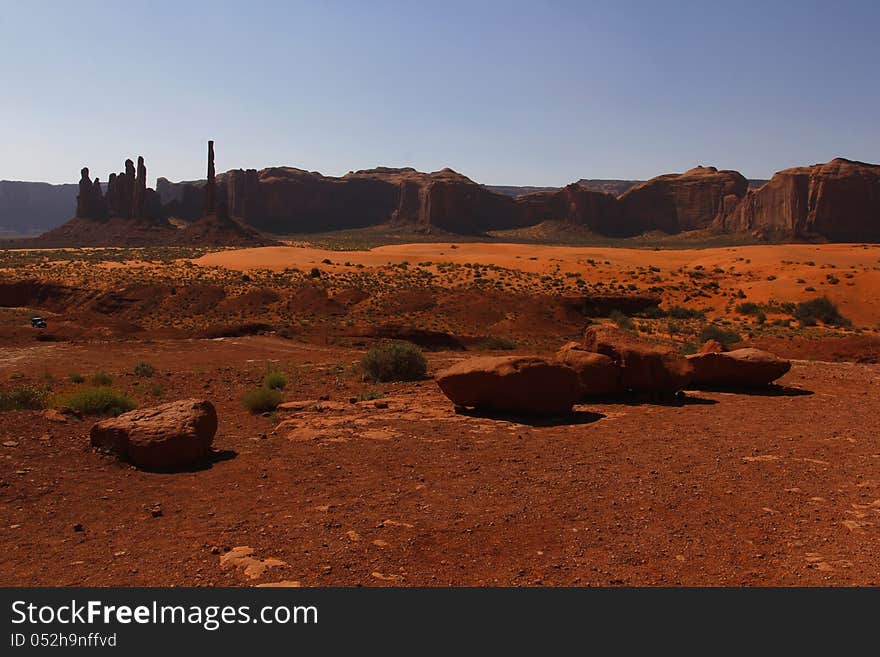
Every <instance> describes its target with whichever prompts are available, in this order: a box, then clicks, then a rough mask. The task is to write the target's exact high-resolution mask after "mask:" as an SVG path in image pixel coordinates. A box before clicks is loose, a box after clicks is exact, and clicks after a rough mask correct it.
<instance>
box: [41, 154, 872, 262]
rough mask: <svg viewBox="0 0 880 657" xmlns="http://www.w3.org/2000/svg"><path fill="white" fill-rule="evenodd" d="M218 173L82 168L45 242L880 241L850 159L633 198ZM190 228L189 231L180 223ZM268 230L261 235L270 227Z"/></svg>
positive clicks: (459, 183) (295, 172)
mask: <svg viewBox="0 0 880 657" xmlns="http://www.w3.org/2000/svg"><path fill="white" fill-rule="evenodd" d="M213 154H214V153H213V142H211V143H210V146H209V164H208V169H209V171H208V173H209V175H208V181H197V182H190V183H171V182H169V181H168V180H166V179H164V178H159V179H158V181H157V191H154V190H153V189H150V188H148V187H146V167H145V165H144V161H143V158H138V162H137V167H135V165H134V163H133V162H132V161H131V160H127V161H126V163H125V171H124V172H122V173H120V174H112V175H111V176H110V179H109V183H108V185H107V191H106V194H104V193H102V186H101V184H100V182H99V180H98V179H97V178H96V179H95V180H94V181H92V180H91V179H90V178H89V171H88V169H87V168H84V169H83V170H82V179H81V180H80V185H79V196H78V201H77V216H76V217H75V218H74V219H72V220H71V221H70V222H68V223H67V224H64V225H62V226H60V227H58V228H56V229H53V230H51V231H49V232H48V233H45V234H44V235H43V236H42V237H40V238H37V239H36V240H32V241H34V242H35V243H36V245H42V246H100V245H111V244H119V245H146V244H190V245H226V246H255V245H260V244H270V243H272V240H271V239H269V238H266V237H263V236H262V235H261V233H260V232H262V233H268V234H277V235H285V234H296V233H314V232H324V231H333V230H346V229H356V228H365V227H369V226H377V225H390V226H398V227H403V228H408V229H411V230H413V231H415V232H423V233H429V232H432V231H438V232H448V233H452V234H463V235H482V234H485V233H487V232H489V231H497V230H510V229H519V228H527V227H531V226H537V225H539V224H542V223H543V222H548V221H552V222H559V223H560V224H561V225H562V226H563V227H572V228H573V227H578V228H580V229H586V230H588V231H590V232H592V233H594V234H597V235H604V236H615V237H628V236H635V235H639V234H643V233H646V232H651V231H659V232H662V233H666V234H679V233H688V232H690V231H708V232H714V233H748V234H751V235H752V236H755V237H762V238H773V239H781V240H786V239H794V240H798V239H820V240H821V239H824V240H831V241H857V242H877V241H880V165H873V164H866V163H862V162H854V161H850V160H845V159H842V158H838V159H835V160H832V161H831V162H829V163H827V164H817V165H813V166H809V167H798V168H794V169H786V170H784V171H780V172H778V173H777V174H775V175H774V176H773V178H772V179H771V180H770V181H769V182H767V183H766V184H764V185H763V186H761V187H760V188H758V189H752V190H750V189H749V183H748V181H747V180H746V179H745V178H744V177H743V176H742V175H741V174H739V173H738V172H736V171H727V170H718V169H716V168H715V167H703V166H700V167H696V168H693V169H691V170H689V171H687V172H685V173H680V174H665V175H661V176H657V177H655V178H652V179H650V180H647V181H644V182H641V183H638V184H636V185H634V186H632V187H630V188H629V189H628V190H627V191H625V192H624V193H623V194H621V195H619V196H614V195H613V194H609V193H605V192H603V191H596V190H591V189H587V188H586V187H583V186H581V185H579V184H577V183H572V184H570V185H567V186H566V187H563V188H561V189H557V190H553V191H540V192H534V193H530V194H525V195H522V196H519V197H516V198H514V197H511V196H507V195H504V194H500V193H496V192H493V191H492V190H490V189H488V188H487V187H484V186H482V185H480V184H477V183H475V182H474V181H472V180H471V179H469V178H467V177H466V176H464V175H462V174H460V173H457V172H455V171H453V170H452V169H442V170H440V171H435V172H433V173H424V172H420V171H416V170H415V169H412V168H387V167H379V168H375V169H367V170H361V171H353V172H350V173H348V174H346V175H344V176H341V177H332V176H324V175H321V174H320V173H317V172H309V171H304V170H302V169H296V168H291V167H273V168H268V169H262V170H260V171H257V170H254V169H248V170H242V169H238V170H231V171H227V172H226V173H223V174H217V175H216V176H215V174H214V162H213ZM180 225H182V226H183V228H179V227H178V226H180ZM258 231H260V232H258Z"/></svg>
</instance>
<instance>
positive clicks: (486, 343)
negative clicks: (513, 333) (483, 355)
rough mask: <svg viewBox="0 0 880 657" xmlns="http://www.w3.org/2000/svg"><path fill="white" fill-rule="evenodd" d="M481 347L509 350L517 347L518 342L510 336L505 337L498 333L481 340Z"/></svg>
mask: <svg viewBox="0 0 880 657" xmlns="http://www.w3.org/2000/svg"><path fill="white" fill-rule="evenodd" d="M480 348H481V349H497V350H508V351H509V350H511V349H516V342H514V341H513V340H511V339H510V338H505V337H502V336H498V335H490V336H489V337H487V338H485V339H483V340H481V341H480Z"/></svg>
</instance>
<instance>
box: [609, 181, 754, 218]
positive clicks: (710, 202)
mask: <svg viewBox="0 0 880 657" xmlns="http://www.w3.org/2000/svg"><path fill="white" fill-rule="evenodd" d="M748 186H749V183H748V181H747V180H746V179H745V178H744V177H743V176H742V175H741V174H740V173H738V172H736V171H719V170H718V169H716V168H715V167H696V168H693V169H691V170H690V171H687V172H685V173H673V174H666V175H663V176H657V177H656V178H651V180H647V181H645V182H643V183H639V184H638V185H635V186H633V187H632V188H631V189H630V190H629V191H627V192H626V193H625V194H623V195H622V196H621V197H620V199H619V202H620V204H621V213H622V216H623V223H624V226H625V228H626V230H627V231H628V232H629V233H631V234H635V233H642V232H646V231H650V230H661V231H663V232H666V233H680V232H684V231H689V230H699V229H704V228H709V227H710V226H711V225H712V224H713V222H714V221H715V220H716V219H717V218H718V217H719V216H722V214H723V212H724V211H725V210H726V209H728V208H729V207H731V206H732V205H735V204H736V203H738V201H739V199H741V198H743V197H744V196H745V195H746V191H747V190H748Z"/></svg>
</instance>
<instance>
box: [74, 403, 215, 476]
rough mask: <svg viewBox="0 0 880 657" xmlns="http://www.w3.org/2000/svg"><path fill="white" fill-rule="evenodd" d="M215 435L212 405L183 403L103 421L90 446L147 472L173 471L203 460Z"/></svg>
mask: <svg viewBox="0 0 880 657" xmlns="http://www.w3.org/2000/svg"><path fill="white" fill-rule="evenodd" d="M216 431H217V412H216V411H215V410H214V405H213V404H212V403H211V402H209V401H206V400H199V399H181V400H179V401H174V402H169V403H167V404H162V405H160V406H154V407H153V408H144V409H139V410H135V411H130V412H129V413H124V414H122V415H120V416H119V417H114V418H109V419H106V420H102V421H101V422H98V423H97V424H96V425H95V426H93V427H92V430H91V443H92V447H96V448H98V449H101V450H105V451H109V452H113V453H114V454H116V455H117V456H119V458H120V459H122V460H125V461H128V462H129V463H131V464H132V465H135V466H137V467H139V468H142V469H144V470H172V469H176V468H181V467H185V466H188V465H192V464H193V463H196V462H198V461H201V460H203V459H204V458H205V457H206V456H207V455H208V454H209V452H210V450H211V443H212V442H213V440H214V434H215V433H216Z"/></svg>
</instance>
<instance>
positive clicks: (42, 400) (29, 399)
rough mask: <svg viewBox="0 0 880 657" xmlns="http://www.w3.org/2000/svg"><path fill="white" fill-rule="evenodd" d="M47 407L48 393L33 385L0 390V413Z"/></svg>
mask: <svg viewBox="0 0 880 657" xmlns="http://www.w3.org/2000/svg"><path fill="white" fill-rule="evenodd" d="M45 407H46V391H45V390H43V389H41V388H36V387H34V386H31V385H17V386H12V387H9V388H3V389H0V411H26V410H35V409H40V408H45Z"/></svg>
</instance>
